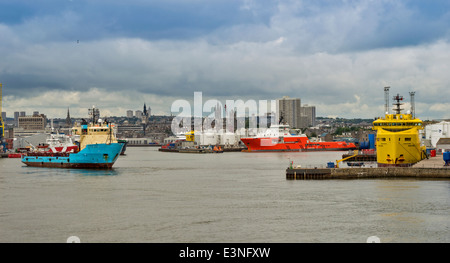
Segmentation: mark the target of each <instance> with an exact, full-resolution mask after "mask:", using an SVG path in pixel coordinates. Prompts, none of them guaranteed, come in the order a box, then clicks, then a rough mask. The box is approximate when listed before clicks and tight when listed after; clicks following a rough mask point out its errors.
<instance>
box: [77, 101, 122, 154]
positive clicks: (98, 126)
mask: <svg viewBox="0 0 450 263" xmlns="http://www.w3.org/2000/svg"><path fill="white" fill-rule="evenodd" d="M89 115H91V116H92V122H91V123H89V124H88V122H87V121H86V120H84V119H83V121H82V123H81V125H78V126H74V127H73V128H72V135H78V136H80V139H79V144H80V145H79V148H80V151H81V150H83V149H84V148H85V147H86V145H88V144H102V143H106V144H111V143H118V140H117V138H116V137H115V134H114V131H113V126H112V124H111V123H109V122H106V121H102V120H100V119H99V110H98V109H97V108H95V107H93V108H92V109H89Z"/></svg>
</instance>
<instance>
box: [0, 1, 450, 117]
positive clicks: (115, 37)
mask: <svg viewBox="0 0 450 263" xmlns="http://www.w3.org/2000/svg"><path fill="white" fill-rule="evenodd" d="M37 2H40V4H41V5H39V4H36V3H34V2H33V3H31V4H30V3H28V1H18V2H17V4H15V5H14V4H9V5H8V6H6V5H5V4H4V3H0V7H1V8H0V9H1V10H5V8H8V9H9V10H11V12H10V13H8V14H9V16H5V17H4V18H3V20H1V19H0V36H2V41H1V42H0V52H1V54H2V61H1V63H0V82H2V83H4V96H5V100H6V102H4V105H3V106H4V107H5V108H6V109H8V110H9V111H16V110H19V109H18V108H17V107H25V106H24V105H28V107H29V108H30V110H31V107H35V108H40V109H41V111H46V110H47V111H48V112H55V111H54V110H53V109H54V108H56V109H61V108H64V107H66V108H67V104H69V105H70V104H71V105H70V106H71V107H85V105H84V104H83V102H86V104H87V107H89V106H90V105H89V104H93V103H95V99H97V100H98V101H99V103H100V104H103V107H105V108H108V107H110V108H112V109H111V114H117V115H123V114H124V113H125V110H126V109H128V108H131V107H136V103H138V104H139V105H140V104H143V103H144V102H151V103H153V106H152V110H154V112H158V111H159V112H164V113H166V114H167V113H168V109H169V108H170V104H171V102H172V101H173V100H176V99H180V98H187V99H192V96H193V93H194V92H195V91H202V92H203V94H204V96H206V97H214V98H217V99H223V100H225V99H229V98H231V99H276V98H280V97H282V96H284V95H288V96H291V97H300V98H302V103H306V104H310V105H316V107H317V111H318V114H319V115H339V116H342V117H373V116H377V114H378V115H379V114H380V113H381V111H382V105H383V87H384V86H392V92H399V93H403V95H404V96H405V97H406V96H407V92H408V91H412V90H414V91H416V93H417V97H416V101H417V110H418V112H419V111H422V112H423V114H427V115H428V116H430V117H435V118H445V117H446V116H447V115H446V111H447V112H448V110H449V109H450V107H449V105H448V103H447V102H446V101H443V99H442V98H443V97H444V96H447V97H448V95H450V94H449V92H448V91H447V90H448V88H447V85H448V83H449V80H450V79H449V77H448V73H447V72H449V71H450V68H449V65H448V61H449V60H448V59H449V58H450V51H449V50H450V49H449V46H450V44H449V39H448V37H449V29H448V28H447V26H446V25H448V24H450V23H449V22H450V21H449V20H450V14H449V13H446V12H444V11H442V10H443V9H445V8H440V9H439V8H432V7H435V6H433V5H431V7H430V6H429V5H428V6H425V5H422V4H421V3H420V2H417V1H395V2H392V1H333V2H332V3H330V1H250V0H247V1H202V0H197V1H183V0H169V1H154V2H151V3H147V1H138V0H136V1H127V2H123V3H116V1H76V0H73V1H64V2H62V1H37ZM436 3H437V4H436V5H440V6H441V7H447V10H448V4H446V3H445V2H440V1H437V2H436ZM46 7H48V8H46ZM425 7H426V8H427V9H424V8H425ZM6 10H7V9H6ZM2 12H5V11H0V14H2ZM14 14H16V15H14ZM431 14H433V15H431ZM92 93H94V94H95V95H96V96H94V97H93V96H90V94H92ZM42 94H47V96H51V94H58V96H60V97H61V96H62V97H64V96H67V99H64V100H58V99H56V100H55V101H53V102H52V105H47V106H45V105H40V104H36V103H35V102H33V101H34V100H35V99H36V97H39V96H42ZM69 96H73V97H76V99H74V100H73V101H72V102H71V100H70V98H69ZM59 101H61V102H59ZM52 107H53V108H52ZM80 112H82V110H80ZM64 114H65V113H64ZM428 116H427V117H428Z"/></svg>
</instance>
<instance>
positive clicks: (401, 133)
mask: <svg viewBox="0 0 450 263" xmlns="http://www.w3.org/2000/svg"><path fill="white" fill-rule="evenodd" d="M386 91H388V87H387V90H386V88H385V92H386ZM410 94H411V105H412V106H411V109H412V112H408V113H407V114H402V113H401V111H402V110H403V109H401V108H400V106H401V105H402V104H403V103H401V101H402V100H403V97H402V96H400V95H398V94H397V95H396V96H394V101H396V103H394V105H396V108H394V111H395V113H394V114H389V112H388V110H386V115H385V117H384V118H378V119H377V120H375V121H374V122H373V130H376V131H377V136H376V150H377V163H378V166H379V167H386V166H405V167H407V166H411V165H413V164H415V163H417V162H419V161H421V160H423V159H425V158H426V157H427V155H426V147H425V146H421V142H420V137H419V130H421V129H423V122H422V120H420V119H417V118H415V116H414V114H413V111H414V106H413V105H414V104H413V96H414V93H413V92H411V93H410ZM387 105H388V101H387V100H386V109H388V106H387Z"/></svg>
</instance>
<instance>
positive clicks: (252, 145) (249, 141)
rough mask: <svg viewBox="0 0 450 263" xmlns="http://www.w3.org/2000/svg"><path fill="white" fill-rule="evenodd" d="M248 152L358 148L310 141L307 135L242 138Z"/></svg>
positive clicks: (349, 145)
mask: <svg viewBox="0 0 450 263" xmlns="http://www.w3.org/2000/svg"><path fill="white" fill-rule="evenodd" d="M241 141H242V142H243V143H244V144H245V146H247V150H246V151H248V152H257V151H266V152H269V151H347V150H354V149H357V147H356V145H355V144H354V143H346V142H314V143H311V142H309V140H308V138H307V137H285V138H284V140H282V141H280V140H279V139H278V138H241Z"/></svg>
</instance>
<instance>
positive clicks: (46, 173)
mask: <svg viewBox="0 0 450 263" xmlns="http://www.w3.org/2000/svg"><path fill="white" fill-rule="evenodd" d="M342 154H343V153H342V152H306V153H302V152H297V153H241V152H230V153H222V154H181V153H166V152H158V149H157V148H153V147H138V148H133V147H129V148H127V153H126V156H121V157H120V158H119V159H118V161H117V162H116V164H115V165H114V168H113V169H112V170H75V169H56V168H35V167H26V166H25V165H23V164H22V163H21V162H20V159H0V242H2V243H6V242H19V243H22V242H39V243H46V242H56V243H63V242H66V240H67V238H69V237H71V236H77V237H78V238H79V239H80V241H81V242H84V243H91V242H105V243H110V242H111V243H112V242H114V243H115V242H146V243H147V242H148V243H155V242H156V243H165V242H174V243H184V242H211V243H213V242H248V243H252V242H264V243H265V242H269V243H270V242H277V243H279V242H282V243H284V242H292V243H297V242H308V243H310V242H315V243H316V242H317V243H325V242H333V243H334V242H336V243H340V242H352V243H363V242H366V241H367V239H368V237H371V236H376V237H378V238H379V239H380V241H381V242H384V243H397V242H413V243H428V242H439V243H440V242H450V220H449V218H450V181H449V180H413V179H397V180H382V179H373V180H369V179H362V180H319V181H308V180H304V181H295V180H286V175H285V169H286V168H287V166H288V165H289V162H290V161H294V164H297V165H298V164H301V165H302V166H306V165H309V166H315V165H317V166H324V165H326V163H327V162H329V161H336V160H338V159H340V157H341V156H342Z"/></svg>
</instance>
